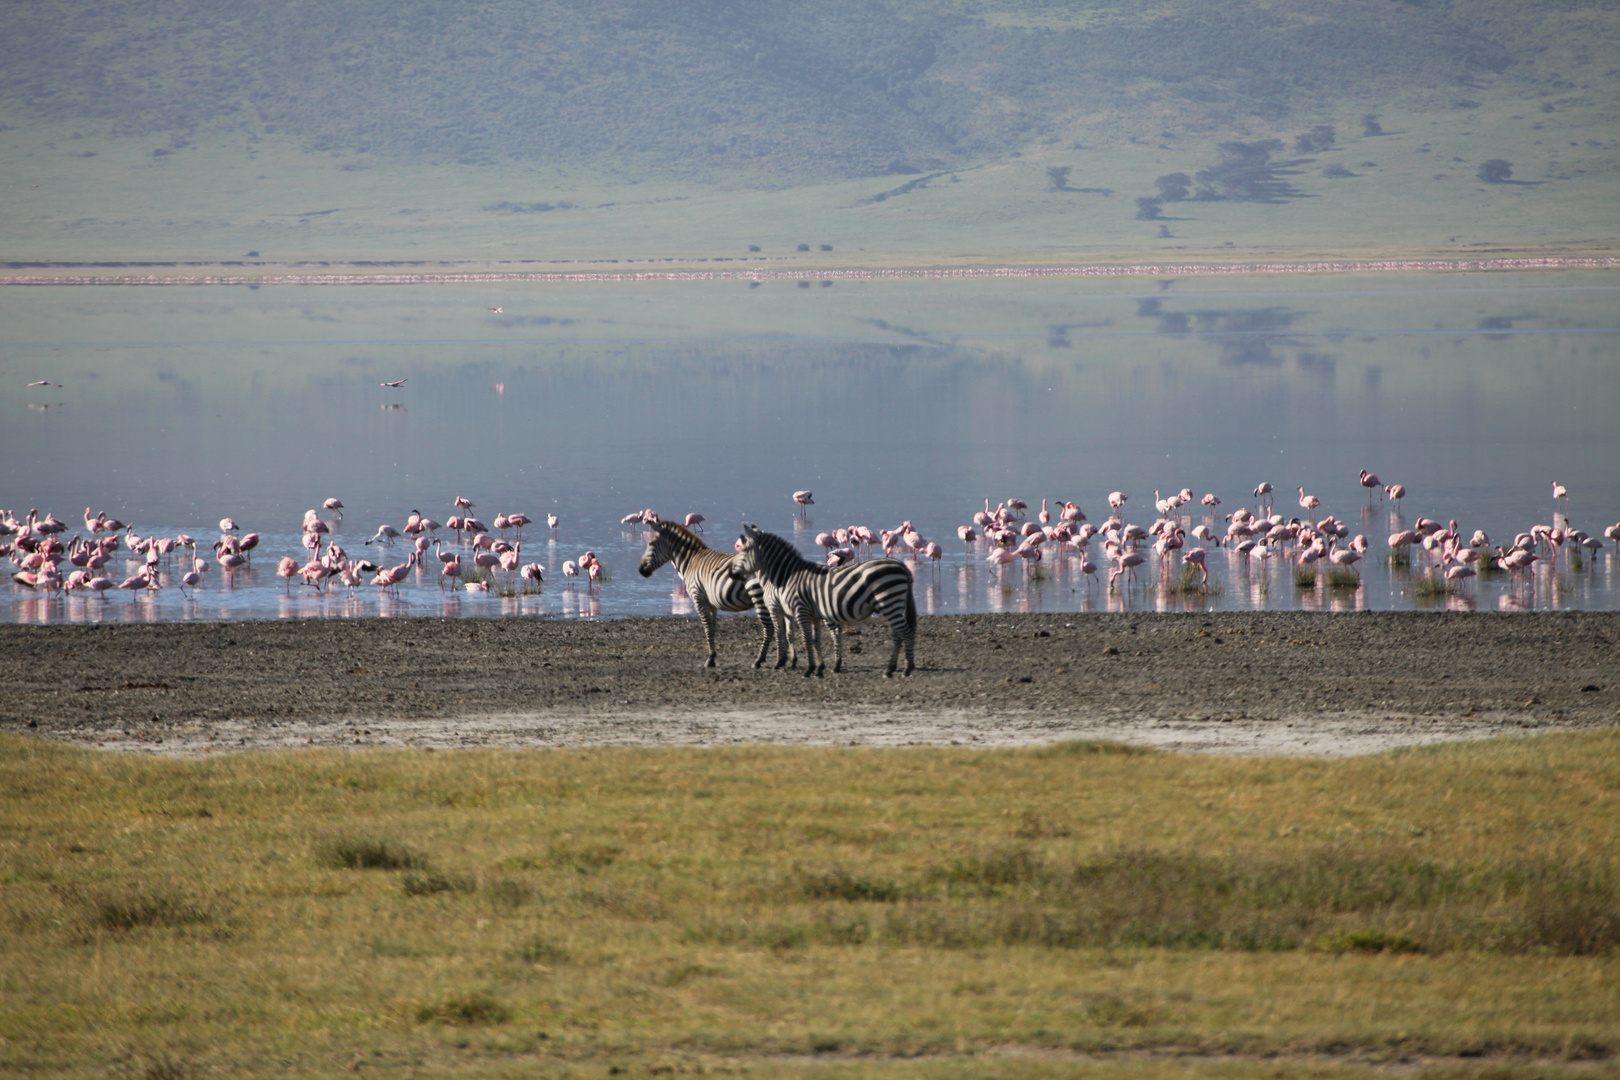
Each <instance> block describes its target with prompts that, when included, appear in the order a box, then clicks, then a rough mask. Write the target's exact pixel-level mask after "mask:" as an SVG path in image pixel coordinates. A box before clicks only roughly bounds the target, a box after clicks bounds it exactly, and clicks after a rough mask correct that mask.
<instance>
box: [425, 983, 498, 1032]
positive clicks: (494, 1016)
mask: <svg viewBox="0 0 1620 1080" xmlns="http://www.w3.org/2000/svg"><path fill="white" fill-rule="evenodd" d="M511 1018H512V1010H511V1009H508V1008H507V1007H506V1006H505V1005H502V1004H501V1003H500V1002H499V1001H497V1000H495V998H493V997H492V996H490V995H489V994H487V993H485V992H484V991H482V990H473V991H468V992H465V993H460V994H450V995H448V996H446V997H444V998H441V999H440V1000H439V1001H437V1002H435V1003H433V1004H429V1005H423V1006H421V1007H420V1008H418V1009H417V1010H416V1019H417V1022H418V1023H422V1024H430V1023H435V1022H437V1023H440V1024H459V1025H462V1026H464V1027H474V1026H479V1025H483V1024H504V1023H506V1022H507V1021H508V1020H510V1019H511Z"/></svg>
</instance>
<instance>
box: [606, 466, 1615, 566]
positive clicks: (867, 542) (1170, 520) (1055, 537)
mask: <svg viewBox="0 0 1620 1080" xmlns="http://www.w3.org/2000/svg"><path fill="white" fill-rule="evenodd" d="M1358 482H1359V484H1360V486H1361V487H1363V488H1365V489H1366V490H1367V505H1368V507H1369V508H1370V507H1371V505H1372V499H1373V496H1374V494H1375V493H1376V494H1377V495H1378V496H1379V498H1380V499H1386V498H1387V499H1389V500H1390V501H1392V502H1394V503H1395V504H1396V506H1397V508H1398V507H1399V506H1400V503H1401V500H1402V499H1404V498H1405V497H1406V488H1405V486H1404V485H1402V484H1387V485H1386V484H1384V483H1383V482H1382V481H1381V480H1379V478H1378V476H1377V475H1376V474H1374V473H1371V472H1368V471H1367V470H1366V469H1362V470H1361V474H1360V477H1359V480H1358ZM1296 490H1297V491H1298V492H1299V498H1298V503H1299V508H1300V510H1301V511H1302V512H1303V516H1295V517H1292V518H1289V517H1285V516H1284V515H1282V514H1280V513H1277V512H1275V510H1274V508H1273V500H1272V495H1273V494H1274V489H1273V487H1272V485H1271V484H1270V483H1269V482H1265V481H1263V482H1261V483H1260V484H1258V485H1256V487H1255V488H1254V491H1253V492H1252V495H1253V497H1254V499H1255V500H1256V502H1255V506H1254V508H1253V509H1250V508H1248V507H1239V508H1238V509H1236V510H1234V511H1233V512H1231V513H1230V514H1227V515H1225V528H1224V531H1222V532H1219V533H1218V532H1217V531H1216V529H1215V520H1216V516H1217V514H1218V511H1217V509H1216V508H1217V507H1219V506H1220V505H1221V500H1220V498H1219V497H1218V496H1216V495H1215V494H1213V493H1207V494H1205V495H1204V496H1203V498H1202V499H1200V500H1198V501H1199V503H1200V504H1201V505H1202V506H1203V507H1204V509H1205V515H1204V521H1203V522H1202V523H1200V524H1196V525H1194V524H1192V521H1191V513H1187V514H1185V515H1184V514H1183V507H1186V506H1189V505H1191V504H1192V503H1193V501H1194V496H1193V493H1192V490H1191V489H1189V488H1183V489H1181V490H1180V491H1179V492H1175V493H1173V494H1171V495H1168V496H1162V495H1160V493H1159V492H1158V491H1157V490H1155V491H1154V493H1153V497H1154V510H1155V511H1156V512H1157V514H1158V517H1157V518H1156V519H1155V520H1154V521H1153V522H1152V524H1150V525H1148V526H1146V527H1144V526H1141V525H1136V524H1131V523H1128V522H1127V521H1126V520H1125V513H1124V511H1125V505H1126V503H1127V502H1128V501H1129V499H1130V496H1129V495H1128V494H1126V493H1125V492H1122V491H1114V492H1110V493H1109V495H1108V506H1109V516H1108V518H1107V519H1106V520H1105V521H1104V522H1102V523H1101V524H1100V525H1093V524H1091V523H1090V522H1089V521H1088V520H1087V519H1086V514H1085V512H1084V511H1083V510H1082V509H1081V508H1080V506H1079V504H1078V503H1074V502H1069V501H1066V500H1056V501H1055V502H1056V505H1055V507H1053V506H1051V505H1049V504H1048V500H1046V499H1042V500H1041V508H1040V510H1039V511H1038V512H1037V513H1036V514H1035V515H1034V520H1029V519H1028V515H1027V511H1028V509H1029V505H1028V504H1027V503H1026V502H1024V500H1022V499H1017V498H1013V499H1007V500H1006V501H1004V502H1002V503H1000V504H999V505H998V506H996V507H995V508H994V509H992V508H991V506H990V500H989V499H988V498H986V499H985V500H984V509H983V510H981V511H979V512H978V513H975V514H974V515H973V523H972V524H970V525H961V526H958V527H957V530H956V535H957V539H958V540H960V541H961V542H962V544H963V545H964V547H965V551H966V554H967V555H968V557H970V558H971V557H972V556H973V555H974V554H975V552H976V551H978V550H984V551H985V552H986V554H985V561H986V562H989V563H991V564H993V565H995V566H998V567H1004V566H1007V565H1009V564H1013V563H1017V562H1019V561H1020V560H1023V561H1025V562H1027V563H1039V562H1041V561H1042V560H1043V559H1045V558H1047V554H1046V553H1047V552H1051V553H1053V557H1056V558H1071V557H1072V558H1074V559H1077V560H1078V561H1079V562H1078V565H1079V569H1080V571H1081V573H1082V574H1084V575H1085V577H1086V580H1087V583H1088V588H1089V587H1091V585H1094V584H1095V583H1096V582H1097V581H1098V576H1097V575H1098V564H1097V562H1095V561H1094V559H1093V552H1092V548H1091V544H1092V541H1093V540H1098V541H1099V546H1100V548H1101V556H1102V558H1103V560H1104V562H1105V564H1106V565H1107V567H1108V570H1109V572H1108V587H1109V589H1110V590H1113V589H1115V588H1117V587H1118V584H1119V581H1120V579H1121V578H1124V579H1125V580H1126V583H1127V584H1129V583H1130V582H1131V581H1132V580H1134V578H1135V575H1136V573H1137V570H1138V568H1139V567H1142V566H1144V565H1145V564H1147V563H1148V562H1149V559H1150V557H1151V558H1153V559H1156V560H1157V562H1158V564H1159V567H1160V579H1161V581H1167V580H1173V577H1174V572H1175V560H1176V559H1177V557H1178V556H1179V559H1180V563H1181V571H1182V580H1183V581H1185V582H1191V581H1192V580H1193V576H1194V575H1196V583H1197V585H1198V586H1200V587H1202V588H1204V589H1206V590H1207V588H1208V584H1209V567H1208V564H1207V559H1208V553H1209V551H1211V550H1214V549H1225V550H1226V551H1228V552H1229V553H1230V554H1232V555H1234V556H1240V557H1245V558H1248V559H1252V560H1257V561H1258V562H1260V563H1262V564H1264V563H1266V562H1267V561H1269V560H1271V559H1273V558H1277V559H1286V560H1290V561H1292V562H1293V563H1294V564H1295V565H1296V566H1298V567H1299V568H1300V573H1301V577H1302V579H1303V578H1308V579H1311V580H1314V572H1315V568H1316V567H1317V565H1318V564H1323V565H1325V566H1327V567H1329V568H1331V569H1333V570H1337V571H1340V572H1341V574H1343V575H1344V579H1343V580H1341V581H1336V582H1334V583H1335V584H1340V583H1342V584H1348V585H1354V584H1359V582H1360V570H1359V568H1358V567H1357V566H1356V564H1357V563H1359V562H1361V561H1362V560H1363V559H1365V558H1366V557H1367V554H1368V552H1369V551H1370V550H1371V549H1372V542H1371V541H1369V540H1368V538H1367V537H1366V535H1365V534H1361V533H1358V534H1356V535H1355V536H1354V537H1351V536H1350V526H1349V525H1348V524H1347V523H1346V522H1344V521H1342V520H1340V519H1338V518H1335V517H1333V516H1332V515H1331V514H1323V515H1321V516H1317V514H1316V511H1317V510H1319V509H1320V508H1321V507H1322V500H1321V499H1320V498H1319V497H1318V496H1316V495H1313V494H1310V493H1308V492H1307V491H1306V490H1305V488H1304V487H1303V486H1301V487H1299V488H1297V489H1296ZM1552 494H1553V502H1554V505H1555V506H1556V505H1558V504H1560V503H1561V504H1562V505H1563V509H1562V511H1559V512H1555V514H1554V519H1553V521H1552V523H1551V524H1538V525H1534V526H1532V527H1531V528H1530V529H1529V530H1528V531H1525V532H1521V533H1518V534H1517V535H1515V536H1514V538H1513V540H1512V542H1511V543H1509V544H1499V545H1495V546H1494V547H1493V545H1492V544H1491V539H1490V537H1489V536H1487V535H1486V534H1485V532H1484V530H1482V529H1475V530H1474V531H1473V533H1472V535H1471V536H1468V538H1467V540H1466V541H1465V540H1464V532H1463V530H1462V528H1461V527H1460V526H1459V525H1458V523H1457V522H1456V521H1455V520H1453V521H1450V522H1448V523H1446V524H1442V523H1441V522H1438V521H1435V520H1432V519H1430V518H1425V517H1420V518H1418V519H1417V521H1416V522H1414V523H1413V525H1412V527H1411V528H1404V527H1402V528H1399V529H1397V530H1396V531H1395V532H1393V533H1391V534H1390V536H1389V538H1388V547H1389V552H1390V556H1389V557H1390V560H1391V562H1392V564H1394V565H1410V564H1411V560H1412V554H1413V551H1414V549H1415V550H1416V551H1418V552H1421V553H1422V554H1423V556H1424V557H1427V558H1428V559H1429V560H1430V561H1429V564H1428V566H1427V567H1425V568H1424V569H1423V573H1425V574H1430V573H1432V574H1434V575H1435V576H1436V578H1438V580H1439V582H1441V583H1443V587H1445V588H1448V589H1449V588H1465V587H1466V586H1467V583H1468V581H1469V579H1471V578H1474V577H1476V576H1477V575H1478V574H1479V572H1480V569H1482V568H1483V569H1485V570H1488V571H1495V570H1501V571H1505V572H1507V573H1508V574H1510V575H1513V578H1514V580H1515V581H1522V580H1525V579H1527V577H1528V575H1529V573H1530V572H1531V569H1532V567H1533V566H1535V565H1536V564H1537V563H1547V564H1549V565H1556V564H1557V562H1558V559H1559V555H1560V553H1561V552H1562V551H1563V550H1564V549H1565V548H1566V547H1568V548H1571V549H1572V550H1579V551H1584V552H1586V553H1587V554H1589V555H1595V554H1596V553H1597V552H1598V551H1600V550H1601V549H1602V548H1603V541H1602V540H1599V539H1598V538H1597V537H1595V536H1592V535H1591V534H1589V533H1587V532H1585V531H1583V530H1580V529H1576V528H1572V527H1571V526H1570V524H1569V517H1568V508H1569V503H1568V500H1569V492H1568V490H1567V489H1566V488H1565V487H1564V485H1563V484H1560V483H1558V482H1557V481H1553V484H1552ZM793 500H794V502H795V503H797V504H799V506H800V510H801V514H802V513H803V508H804V507H806V506H810V505H813V499H812V498H811V493H810V492H808V491H799V492H795V493H794V495H793ZM651 513H652V512H651V511H644V512H643V515H642V516H641V517H639V518H638V516H637V515H631V516H630V517H627V518H625V521H626V522H627V523H628V522H630V521H633V520H649V519H647V518H646V517H645V515H647V514H651ZM699 520H702V519H701V518H699ZM688 524H690V521H689V522H688ZM1403 524H1404V523H1403ZM1603 535H1604V536H1605V537H1607V538H1608V539H1609V540H1611V541H1613V542H1615V543H1620V522H1617V523H1615V524H1614V525H1610V526H1608V527H1607V528H1605V529H1604V530H1603ZM1189 539H1191V540H1192V541H1195V543H1194V544H1193V545H1192V546H1189V543H1188V541H1189ZM815 541H816V543H817V544H819V545H821V546H822V547H824V548H826V549H827V562H828V563H829V564H830V565H833V566H839V565H843V564H845V563H848V562H852V561H854V560H857V559H859V558H862V557H863V556H864V555H866V554H868V553H870V551H871V550H872V549H873V548H874V547H876V546H878V545H881V547H882V549H883V553H884V554H885V555H888V556H894V555H896V554H899V555H903V556H909V557H911V558H912V559H913V561H915V562H920V561H921V560H923V559H929V560H932V561H933V562H935V563H937V562H938V561H939V560H940V559H942V558H943V557H944V549H943V548H942V547H941V546H940V545H939V544H938V543H937V542H935V541H932V540H929V539H927V538H926V537H924V536H923V535H922V534H921V533H920V532H918V531H917V529H916V527H915V526H914V525H913V524H912V523H911V522H910V521H906V522H902V523H901V525H900V527H899V528H897V529H892V530H890V529H884V530H879V531H878V532H876V533H874V532H873V531H872V530H871V529H868V528H866V527H865V526H862V525H852V526H847V527H843V528H839V529H835V530H832V531H829V532H821V533H818V534H817V535H816V537H815ZM1144 548H1146V549H1147V550H1146V551H1144V550H1143V549H1144Z"/></svg>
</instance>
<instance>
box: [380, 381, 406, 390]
mask: <svg viewBox="0 0 1620 1080" xmlns="http://www.w3.org/2000/svg"><path fill="white" fill-rule="evenodd" d="M409 381H410V380H409V379H396V380H395V381H393V382H385V383H378V384H377V385H378V386H391V387H393V388H394V389H396V390H398V389H399V388H400V387H401V386H404V385H405V384H406V383H407V382H409Z"/></svg>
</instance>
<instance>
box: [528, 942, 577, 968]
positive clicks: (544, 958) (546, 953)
mask: <svg viewBox="0 0 1620 1080" xmlns="http://www.w3.org/2000/svg"><path fill="white" fill-rule="evenodd" d="M518 959H520V960H524V961H527V962H528V963H531V964H562V963H566V962H567V960H568V950H567V949H565V948H563V947H562V946H561V945H558V944H557V943H556V942H554V941H548V940H546V939H545V938H543V937H532V938H530V939H529V940H528V941H525V942H524V943H523V946H522V947H521V948H520V949H518Z"/></svg>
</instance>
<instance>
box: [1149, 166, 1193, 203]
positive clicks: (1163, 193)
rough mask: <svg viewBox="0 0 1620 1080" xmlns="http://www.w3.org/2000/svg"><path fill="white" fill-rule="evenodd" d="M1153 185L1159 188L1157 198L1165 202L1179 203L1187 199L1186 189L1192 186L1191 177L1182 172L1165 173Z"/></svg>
mask: <svg viewBox="0 0 1620 1080" xmlns="http://www.w3.org/2000/svg"><path fill="white" fill-rule="evenodd" d="M1153 183H1154V184H1156V185H1157V186H1158V188H1159V198H1161V199H1163V200H1164V201H1165V202H1180V201H1181V200H1182V199H1185V198H1186V197H1187V188H1188V187H1189V186H1191V184H1192V177H1190V176H1188V175H1187V174H1186V173H1184V172H1173V173H1165V174H1164V175H1163V176H1161V177H1159V178H1158V179H1157V180H1155V181H1153Z"/></svg>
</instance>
